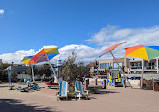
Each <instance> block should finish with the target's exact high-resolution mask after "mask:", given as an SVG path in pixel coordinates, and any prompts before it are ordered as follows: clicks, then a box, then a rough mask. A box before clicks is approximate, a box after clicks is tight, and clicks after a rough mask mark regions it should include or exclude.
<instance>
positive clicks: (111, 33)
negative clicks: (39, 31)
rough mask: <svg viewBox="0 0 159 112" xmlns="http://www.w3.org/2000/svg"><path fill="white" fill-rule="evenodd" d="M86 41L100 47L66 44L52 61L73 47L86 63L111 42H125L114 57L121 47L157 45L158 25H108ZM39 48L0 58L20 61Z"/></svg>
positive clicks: (119, 54) (119, 51) (120, 50)
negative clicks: (137, 26)
mask: <svg viewBox="0 0 159 112" xmlns="http://www.w3.org/2000/svg"><path fill="white" fill-rule="evenodd" d="M87 41H89V42H92V43H95V44H97V45H99V46H100V47H101V48H99V47H97V48H93V47H89V46H87V45H77V44H71V45H66V46H64V47H62V48H59V52H60V55H57V56H56V57H54V58H53V60H52V62H56V61H55V60H56V59H58V58H60V59H62V60H65V59H67V57H68V56H69V55H71V52H72V50H73V49H75V52H76V53H77V57H78V60H80V61H84V62H86V63H89V62H93V61H95V58H96V57H97V56H98V55H99V54H100V53H101V52H102V51H103V50H104V49H106V48H107V47H109V46H110V45H112V44H115V43H119V42H127V43H125V44H123V45H121V46H119V47H118V48H116V49H115V50H114V51H113V53H114V55H115V56H116V57H118V58H119V57H120V58H122V57H124V55H125V53H124V52H125V51H124V49H123V48H125V47H130V46H134V45H137V44H144V45H156V46H159V26H154V27H150V28H119V27H117V26H110V25H108V26H107V27H105V28H102V29H101V30H100V31H99V32H97V33H95V34H94V35H93V36H92V37H91V38H90V39H88V40H87ZM51 47H57V46H54V45H48V46H44V47H42V48H51ZM40 50H41V49H39V50H37V51H35V50H33V49H31V50H20V51H17V52H15V53H6V54H2V55H0V59H3V61H4V62H8V63H11V62H15V63H20V61H21V60H22V59H23V57H24V56H28V55H34V54H35V53H37V52H39V51H40ZM107 58H112V56H111V55H110V54H109V53H108V54H107V55H104V56H103V57H101V58H100V59H98V60H102V59H107Z"/></svg>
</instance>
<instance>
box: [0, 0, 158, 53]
mask: <svg viewBox="0 0 159 112" xmlns="http://www.w3.org/2000/svg"><path fill="white" fill-rule="evenodd" d="M158 6H159V1H158V0H0V9H2V10H4V13H0V40H1V44H0V54H5V53H14V52H17V51H18V50H30V49H34V50H35V51H37V50H38V49H40V48H42V47H43V46H47V45H56V46H59V47H60V48H62V47H64V46H67V45H71V44H76V45H86V46H89V47H91V48H94V49H97V48H100V47H104V46H102V44H99V43H96V42H92V39H93V38H94V35H96V34H98V33H99V32H101V29H102V28H106V29H109V28H110V27H109V25H110V26H115V27H116V28H115V31H117V30H121V29H137V30H139V29H142V28H143V29H145V30H152V29H153V28H154V27H155V26H158V25H159V7H158ZM145 30H144V31H145ZM113 31H114V30H113ZM139 32H140V31H139ZM90 39H91V41H87V40H90ZM105 40H106V39H105ZM125 40H126V38H125ZM106 41H107V42H109V41H112V40H110V39H108V40H106Z"/></svg>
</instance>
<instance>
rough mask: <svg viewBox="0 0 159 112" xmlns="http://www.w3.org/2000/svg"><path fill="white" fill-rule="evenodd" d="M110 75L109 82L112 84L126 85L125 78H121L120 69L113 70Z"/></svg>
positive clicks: (116, 85) (117, 85)
mask: <svg viewBox="0 0 159 112" xmlns="http://www.w3.org/2000/svg"><path fill="white" fill-rule="evenodd" d="M108 76H109V77H108V82H109V84H110V85H111V86H115V87H119V86H123V85H124V79H123V78H121V74H120V72H119V71H111V72H110V73H109V75H108Z"/></svg>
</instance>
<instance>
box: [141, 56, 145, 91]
mask: <svg viewBox="0 0 159 112" xmlns="http://www.w3.org/2000/svg"><path fill="white" fill-rule="evenodd" d="M143 78H144V59H143V60H142V75H141V89H143Z"/></svg>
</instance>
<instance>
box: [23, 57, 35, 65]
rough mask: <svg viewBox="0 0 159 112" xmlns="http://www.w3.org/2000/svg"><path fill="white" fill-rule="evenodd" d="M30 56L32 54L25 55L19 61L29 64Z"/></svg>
mask: <svg viewBox="0 0 159 112" xmlns="http://www.w3.org/2000/svg"><path fill="white" fill-rule="evenodd" d="M32 57H33V56H25V57H24V58H23V60H22V61H21V62H23V63H25V64H26V65H29V63H30V62H31V58H32Z"/></svg>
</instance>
